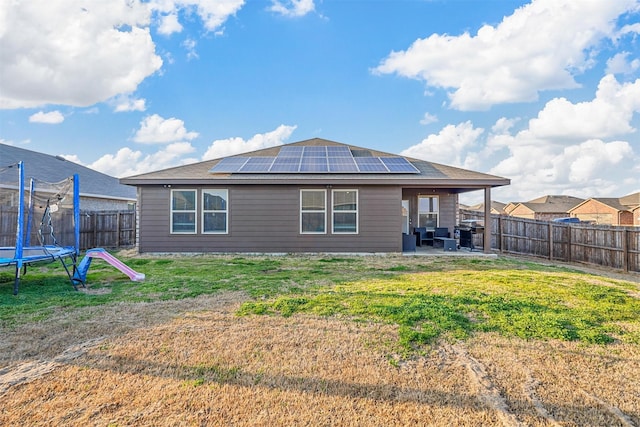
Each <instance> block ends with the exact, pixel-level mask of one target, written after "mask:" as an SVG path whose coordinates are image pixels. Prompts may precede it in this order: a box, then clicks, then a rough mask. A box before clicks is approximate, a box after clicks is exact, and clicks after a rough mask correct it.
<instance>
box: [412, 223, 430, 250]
mask: <svg viewBox="0 0 640 427" xmlns="http://www.w3.org/2000/svg"><path fill="white" fill-rule="evenodd" d="M433 233H434V232H433V230H427V228H426V227H416V228H414V229H413V234H415V235H416V236H417V237H416V244H417V245H418V246H422V243H423V242H426V244H431V246H433Z"/></svg>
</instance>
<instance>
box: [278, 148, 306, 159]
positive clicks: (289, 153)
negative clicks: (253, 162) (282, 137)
mask: <svg viewBox="0 0 640 427" xmlns="http://www.w3.org/2000/svg"><path fill="white" fill-rule="evenodd" d="M303 151H304V147H300V146H298V145H296V146H293V147H291V146H288V145H286V146H284V147H281V148H280V152H279V153H278V156H283V157H299V156H302V152H303Z"/></svg>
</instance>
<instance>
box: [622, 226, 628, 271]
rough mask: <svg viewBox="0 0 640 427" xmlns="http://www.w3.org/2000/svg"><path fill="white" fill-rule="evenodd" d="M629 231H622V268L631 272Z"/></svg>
mask: <svg viewBox="0 0 640 427" xmlns="http://www.w3.org/2000/svg"><path fill="white" fill-rule="evenodd" d="M628 231H629V230H627V229H626V228H625V229H624V230H622V268H623V269H624V271H625V272H626V273H628V272H629V233H628Z"/></svg>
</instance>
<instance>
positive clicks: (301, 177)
mask: <svg viewBox="0 0 640 427" xmlns="http://www.w3.org/2000/svg"><path fill="white" fill-rule="evenodd" d="M295 146H304V147H307V146H309V147H313V146H318V147H320V146H343V147H348V148H349V149H350V150H351V153H352V155H353V157H369V156H372V157H402V156H397V155H394V154H390V153H385V152H381V151H376V150H370V149H367V148H362V147H357V146H353V145H347V144H342V143H339V142H335V141H329V140H326V139H321V138H313V139H309V140H304V141H299V142H295V143H292V144H286V145H282V146H276V147H271V148H266V149H263V150H258V151H254V152H251V153H243V154H239V155H235V156H229V157H261V156H278V154H279V153H280V149H281V148H282V147H295ZM404 159H406V160H407V161H408V162H409V163H411V164H412V165H413V166H415V167H416V168H417V169H418V172H419V173H340V172H334V173H332V172H329V173H326V172H325V173H303V172H297V173H265V172H256V173H212V172H211V169H212V168H213V167H214V166H216V165H217V164H218V162H220V161H221V160H222V159H214V160H207V161H204V162H198V163H193V164H190V165H183V166H178V167H174V168H169V169H164V170H160V171H156V172H150V173H146V174H141V175H136V176H131V177H127V178H122V179H121V180H120V182H122V183H125V184H130V185H143V184H169V183H170V184H202V183H211V181H212V180H216V181H223V182H224V183H225V184H300V183H302V184H304V183H315V182H322V183H323V184H326V185H330V184H338V183H349V184H353V185H356V184H397V185H403V186H414V187H420V186H425V185H429V186H434V185H437V186H440V187H451V188H452V189H455V190H457V191H472V190H474V189H479V188H483V187H497V186H502V185H509V183H510V180H509V179H507V178H502V177H498V176H494V175H488V174H484V173H480V172H474V171H470V170H466V169H460V168H455V167H452V166H446V165H441V164H438V163H431V162H427V161H424V160H418V159H414V158H409V157H404Z"/></svg>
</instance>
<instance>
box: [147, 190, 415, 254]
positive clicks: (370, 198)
mask: <svg viewBox="0 0 640 427" xmlns="http://www.w3.org/2000/svg"><path fill="white" fill-rule="evenodd" d="M202 188H226V189H228V190H229V204H228V233H227V234H202V233H201V228H202V224H201V212H202V207H201V190H202ZM343 188H344V189H355V190H358V214H359V215H358V221H359V224H358V231H359V232H358V234H333V233H331V188H326V187H325V186H300V185H270V186H268V185H261V186H259V185H242V186H228V187H221V186H216V187H213V186H211V187H187V186H185V187H179V186H173V187H172V188H165V187H162V186H141V189H142V191H141V192H140V193H141V194H140V196H141V203H140V209H141V211H140V236H139V242H140V247H139V248H140V252H195V253H199V252H219V253H227V252H254V253H289V252H399V251H401V250H402V234H401V233H402V232H401V230H402V218H401V210H400V206H401V200H402V197H401V196H402V190H401V188H400V187H395V186H333V189H343ZM171 189H173V190H176V189H197V190H198V196H197V197H198V199H197V200H198V214H197V228H198V230H197V231H198V232H197V233H196V234H171V233H170V197H171ZM301 189H322V190H326V191H327V211H326V215H327V234H321V235H319V234H300V190H301Z"/></svg>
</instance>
